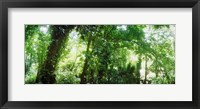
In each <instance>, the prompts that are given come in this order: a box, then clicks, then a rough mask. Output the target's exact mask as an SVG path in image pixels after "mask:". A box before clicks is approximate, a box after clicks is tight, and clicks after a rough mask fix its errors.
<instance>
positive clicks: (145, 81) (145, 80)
mask: <svg viewBox="0 0 200 109" xmlns="http://www.w3.org/2000/svg"><path fill="white" fill-rule="evenodd" d="M147 73H148V72H147V56H145V78H144V84H146V83H147Z"/></svg>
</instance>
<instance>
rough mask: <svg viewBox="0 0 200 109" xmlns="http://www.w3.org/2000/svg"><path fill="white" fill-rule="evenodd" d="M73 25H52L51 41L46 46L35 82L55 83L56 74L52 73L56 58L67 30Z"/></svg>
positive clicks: (67, 32) (56, 61)
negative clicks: (45, 53) (43, 58)
mask: <svg viewBox="0 0 200 109" xmlns="http://www.w3.org/2000/svg"><path fill="white" fill-rule="evenodd" d="M74 27H75V26H73V25H72V26H63V25H53V26H52V34H51V36H52V42H51V44H50V46H49V47H48V53H47V57H46V60H45V61H44V62H43V64H42V65H41V66H40V68H39V70H38V74H37V78H36V83H43V84H54V83H56V79H55V77H56V75H55V73H54V71H55V68H56V65H57V63H58V58H59V56H60V50H61V48H62V45H63V43H64V42H65V41H66V38H67V36H68V34H69V32H70V31H71V30H72V29H73V28H74Z"/></svg>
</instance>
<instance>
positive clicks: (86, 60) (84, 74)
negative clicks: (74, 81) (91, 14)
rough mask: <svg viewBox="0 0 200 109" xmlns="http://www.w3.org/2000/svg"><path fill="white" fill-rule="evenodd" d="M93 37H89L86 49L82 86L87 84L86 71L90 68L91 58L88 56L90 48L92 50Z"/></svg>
mask: <svg viewBox="0 0 200 109" xmlns="http://www.w3.org/2000/svg"><path fill="white" fill-rule="evenodd" d="M91 37H92V36H91V35H90V36H89V38H88V43H87V49H86V54H85V57H86V58H85V62H84V65H83V72H82V74H81V81H80V84H86V82H87V81H86V71H87V68H88V61H89V58H88V54H89V48H90V44H91Z"/></svg>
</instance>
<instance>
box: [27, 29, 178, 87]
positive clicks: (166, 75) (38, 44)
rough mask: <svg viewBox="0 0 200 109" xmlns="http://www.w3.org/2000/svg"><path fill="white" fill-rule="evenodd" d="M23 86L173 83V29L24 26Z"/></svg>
mask: <svg viewBox="0 0 200 109" xmlns="http://www.w3.org/2000/svg"><path fill="white" fill-rule="evenodd" d="M25 83H26V84H175V25H25Z"/></svg>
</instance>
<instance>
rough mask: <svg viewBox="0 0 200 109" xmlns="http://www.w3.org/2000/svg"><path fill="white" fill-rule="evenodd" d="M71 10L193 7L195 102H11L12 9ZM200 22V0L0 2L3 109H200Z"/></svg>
mask: <svg viewBox="0 0 200 109" xmlns="http://www.w3.org/2000/svg"><path fill="white" fill-rule="evenodd" d="M68 7H70V8H85V7H87V8H97V7H98V8H116V7H117V8H192V80H193V81H192V101H155V102H154V101H132V102H131V101H128V102H125V101H124V102H122V101H118V102H114V101H109V102H106V101H101V102H100V101H87V102H86V101H78V102H73V101H68V102H59V101H55V102H47V101H42V102H39V101H37V102H31V101H26V102H25V101H8V29H9V28H8V8H68ZM199 19H200V2H199V0H0V107H1V109H36V108H37V109H47V108H51V109H93V108H94V109H111V108H116V109H200V86H199V85H200V74H199V68H198V67H199V62H200V61H199V51H200V50H199V42H200V40H199V39H200V38H199V37H200V35H199V31H200V30H199V24H200V23H199ZM183 38H184V37H183Z"/></svg>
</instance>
